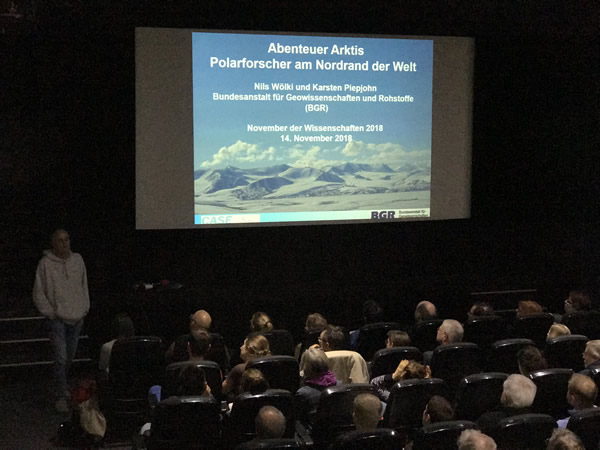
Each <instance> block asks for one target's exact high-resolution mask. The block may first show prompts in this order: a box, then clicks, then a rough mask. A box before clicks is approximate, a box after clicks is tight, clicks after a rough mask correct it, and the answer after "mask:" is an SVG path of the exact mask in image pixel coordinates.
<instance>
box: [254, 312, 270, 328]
mask: <svg viewBox="0 0 600 450" xmlns="http://www.w3.org/2000/svg"><path fill="white" fill-rule="evenodd" d="M269 331H273V323H272V322H271V318H270V317H269V316H268V314H267V313H265V312H262V311H258V312H255V313H254V314H252V318H251V319H250V332H251V333H268V332H269Z"/></svg>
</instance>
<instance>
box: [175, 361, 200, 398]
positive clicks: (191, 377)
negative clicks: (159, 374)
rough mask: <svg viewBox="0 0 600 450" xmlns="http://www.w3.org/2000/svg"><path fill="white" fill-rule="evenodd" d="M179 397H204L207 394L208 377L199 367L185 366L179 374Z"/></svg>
mask: <svg viewBox="0 0 600 450" xmlns="http://www.w3.org/2000/svg"><path fill="white" fill-rule="evenodd" d="M177 384H178V389H177V394H178V395H203V394H204V393H205V392H206V386H207V384H206V375H205V374H204V370H202V368H201V367H198V366H193V365H190V366H185V367H184V368H183V369H181V372H179V377H178V383H177Z"/></svg>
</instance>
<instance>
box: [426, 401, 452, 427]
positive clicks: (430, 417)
mask: <svg viewBox="0 0 600 450" xmlns="http://www.w3.org/2000/svg"><path fill="white" fill-rule="evenodd" d="M452 417H454V408H452V405H451V404H450V402H449V401H448V400H446V399H445V398H444V397H441V396H439V395H434V396H433V397H431V399H430V400H429V401H428V402H427V405H425V409H424V410H423V425H427V424H430V423H437V422H445V421H446V420H452Z"/></svg>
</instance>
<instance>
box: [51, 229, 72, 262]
mask: <svg viewBox="0 0 600 450" xmlns="http://www.w3.org/2000/svg"><path fill="white" fill-rule="evenodd" d="M52 251H53V252H54V254H55V255H56V256H58V257H60V258H66V257H67V256H69V254H70V253H71V238H70V237H69V233H67V232H66V231H57V232H56V233H54V236H52Z"/></svg>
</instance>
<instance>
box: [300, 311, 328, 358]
mask: <svg viewBox="0 0 600 450" xmlns="http://www.w3.org/2000/svg"><path fill="white" fill-rule="evenodd" d="M326 326H327V319H326V318H325V317H324V316H323V315H322V314H319V313H312V314H309V315H308V316H307V317H306V322H305V324H304V331H305V332H306V333H310V332H311V331H316V330H318V331H322V330H323V329H324V328H325V327H326ZM302 344H303V342H300V343H299V344H298V345H296V349H295V350H294V358H296V359H297V360H299V359H300V356H301V355H300V352H301V351H302Z"/></svg>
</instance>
